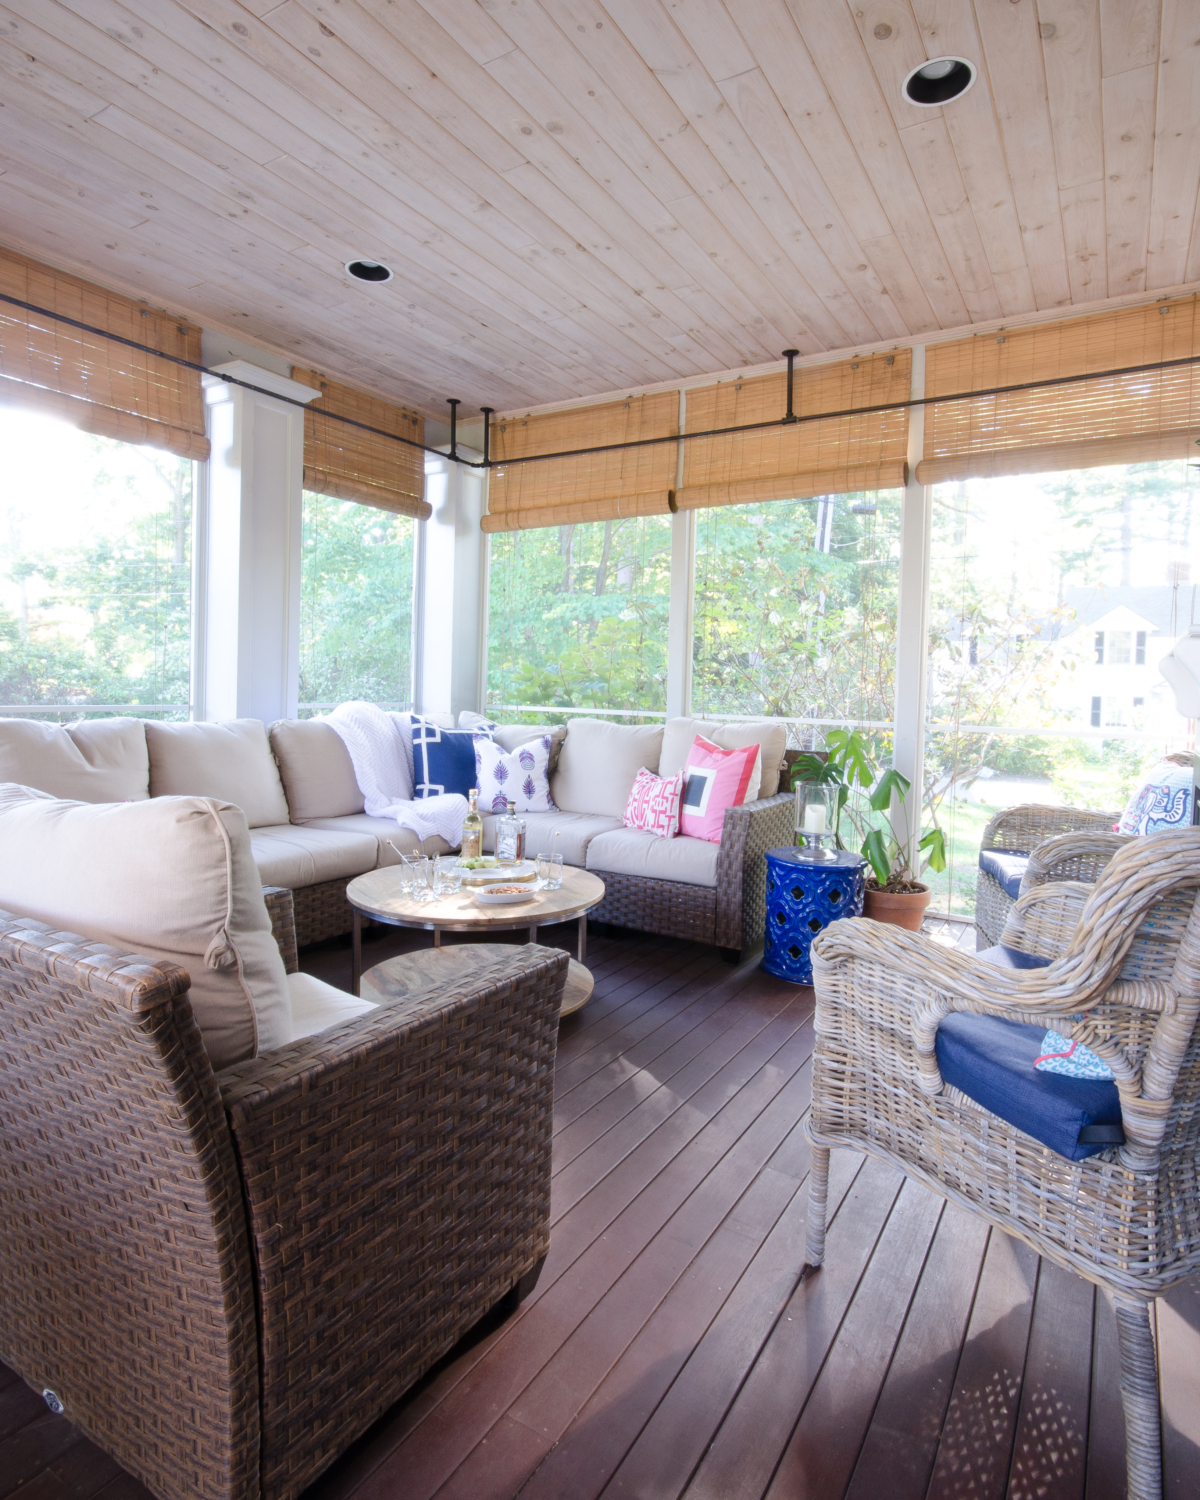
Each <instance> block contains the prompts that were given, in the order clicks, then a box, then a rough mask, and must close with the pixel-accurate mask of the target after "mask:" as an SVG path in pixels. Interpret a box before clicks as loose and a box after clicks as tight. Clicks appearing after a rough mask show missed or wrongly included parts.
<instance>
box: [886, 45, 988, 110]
mask: <svg viewBox="0 0 1200 1500" xmlns="http://www.w3.org/2000/svg"><path fill="white" fill-rule="evenodd" d="M974 82H975V64H974V63H972V62H968V61H967V60H966V58H965V57H933V58H930V60H929V61H928V62H927V63H922V64H921V66H920V67H919V68H914V69H913V70H912V72H911V73H910V74H909V75H908V77H907V78H906V79H905V80H904V86H903V88H902V90H901V92H902V93H903V94H904V97H905V98H906V99H907V100H908V102H909V103H910V104H920V105H924V106H925V107H926V108H929V107H932V106H934V105H938V104H948V103H949V101H950V100H951V99H957V98H958V96H959V95H960V94H965V93H966V92H967V90H968V89H969V88H970V87H971V85H972V84H973V83H974Z"/></svg>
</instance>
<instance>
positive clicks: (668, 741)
mask: <svg viewBox="0 0 1200 1500" xmlns="http://www.w3.org/2000/svg"><path fill="white" fill-rule="evenodd" d="M698 734H702V735H703V736H704V738H705V739H706V740H711V741H712V742H713V744H714V745H719V746H720V747H721V749H722V750H740V749H741V748H742V746H743V745H759V746H761V748H762V755H761V756H760V757H759V763H760V766H761V769H762V780H761V781H760V783H759V788H758V795H759V796H760V797H773V796H774V795H775V793H776V792H777V791H778V790H779V773H780V770H781V769H782V767H783V756H784V752H785V751H786V750H787V728H786V726H785V725H783V724H772V723H771V721H770V720H769V719H752V720H748V721H746V722H745V723H742V724H724V723H717V722H714V721H712V720H708V719H668V720H667V723H666V727H665V729H664V730H663V745H662V758H661V759H660V761H659V763H658V774H659V775H660V776H674V775H675V773H676V771H682V770H683V767H684V763H685V762H686V761H687V753H688V751H689V750H690V749H691V748H692V742H693V741H694V740H695V738H696V736H697V735H698Z"/></svg>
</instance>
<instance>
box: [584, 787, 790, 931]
mask: <svg viewBox="0 0 1200 1500" xmlns="http://www.w3.org/2000/svg"><path fill="white" fill-rule="evenodd" d="M794 805H795V803H794V799H793V797H792V796H791V795H790V793H781V794H780V795H778V796H775V797H764V798H762V799H761V800H760V801H758V802H746V803H743V805H742V806H741V807H730V808H727V809H726V810H725V824H724V827H723V828H722V830H721V848H720V852H719V853H718V855H717V884H716V888H715V889H714V888H712V887H709V886H703V885H686V884H684V882H683V881H676V880H654V879H651V878H650V877H649V876H646V875H617V874H614V872H613V871H611V870H596V871H595V872H594V873H595V874H596V875H598V876H599V877H600V879H601V880H603V882H604V900H603V901H602V902H601V903H600V905H599V906H598V907H596V909H595V911H593V912H592V916H593V917H594V918H595V919H596V920H597V921H598V922H611V923H613V925H614V926H616V927H633V928H635V929H636V930H637V931H639V932H656V933H660V934H661V935H662V936H664V937H678V938H688V939H690V940H691V941H692V942H696V943H712V944H715V945H716V946H717V947H720V948H738V949H741V948H751V947H753V946H754V945H755V944H756V943H758V942H759V941H761V939H762V931H763V923H764V922H765V921H766V918H767V862H766V859H765V858H764V856H765V855H766V852H767V850H768V849H775V848H777V847H778V846H779V845H780V844H788V843H790V842H791V840H792V824H793V821H794V815H793V807H794Z"/></svg>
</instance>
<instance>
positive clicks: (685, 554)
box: [667, 391, 696, 719]
mask: <svg viewBox="0 0 1200 1500" xmlns="http://www.w3.org/2000/svg"><path fill="white" fill-rule="evenodd" d="M686 429H687V392H686V391H680V393H679V431H680V432H684V431H686ZM683 450H684V445H683V443H682V441H681V442H680V443H679V445H678V452H677V454H676V459H675V488H676V490H679V489H682V487H683V457H684V451H683ZM667 619H668V624H667V718H668V719H677V718H687V717H688V716H690V714H691V712H692V652H693V649H694V648H693V640H692V637H693V633H694V630H695V619H696V512H695V511H694V510H681V511H676V512H675V513H674V514H673V515H672V517H671V595H670V603H669V605H668V616H667Z"/></svg>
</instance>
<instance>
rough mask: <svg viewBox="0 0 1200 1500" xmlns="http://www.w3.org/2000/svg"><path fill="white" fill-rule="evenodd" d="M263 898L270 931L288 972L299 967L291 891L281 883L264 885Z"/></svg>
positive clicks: (292, 971) (294, 913)
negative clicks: (269, 921) (269, 919)
mask: <svg viewBox="0 0 1200 1500" xmlns="http://www.w3.org/2000/svg"><path fill="white" fill-rule="evenodd" d="M263 900H264V901H265V902H266V903H267V915H268V916H269V917H270V918H271V932H272V933H273V934H274V937H275V941H276V942H277V943H278V944H279V952H280V954H281V955H282V958H283V967H284V969H285V970H286V971H287V973H289V974H295V973H296V972H297V971H298V970H299V968H300V960H299V958H298V957H297V952H296V911H295V907H294V905H293V899H292V893H291V891H289V890H288V888H287V887H286V886H283V885H264V886H263Z"/></svg>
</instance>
